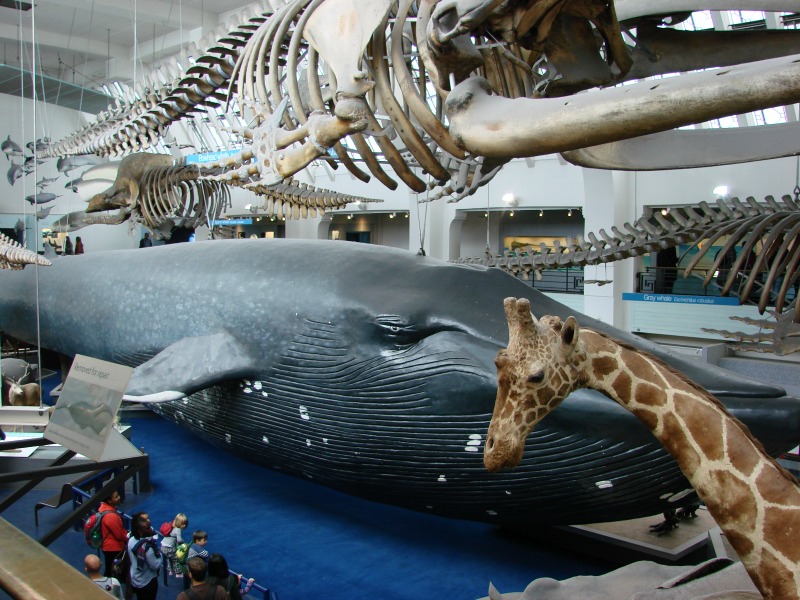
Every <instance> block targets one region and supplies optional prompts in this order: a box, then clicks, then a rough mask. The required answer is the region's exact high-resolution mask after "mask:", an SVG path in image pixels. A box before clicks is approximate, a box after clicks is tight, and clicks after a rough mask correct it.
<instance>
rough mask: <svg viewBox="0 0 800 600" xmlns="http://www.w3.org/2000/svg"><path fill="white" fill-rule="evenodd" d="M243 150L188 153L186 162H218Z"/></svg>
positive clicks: (188, 163)
mask: <svg viewBox="0 0 800 600" xmlns="http://www.w3.org/2000/svg"><path fill="white" fill-rule="evenodd" d="M239 152H241V150H219V151H217V152H203V153H202V154H188V155H187V156H186V164H187V165H190V164H195V163H206V162H216V161H218V160H222V159H223V158H228V157H229V156H234V155H235V154H239Z"/></svg>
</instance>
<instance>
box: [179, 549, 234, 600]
mask: <svg viewBox="0 0 800 600" xmlns="http://www.w3.org/2000/svg"><path fill="white" fill-rule="evenodd" d="M188 565H189V577H190V578H191V581H192V585H191V587H190V588H189V589H186V590H184V591H182V592H181V593H180V594H178V597H177V599H176V600H206V599H207V600H230V596H228V593H227V592H226V591H225V590H223V589H222V588H221V587H220V586H218V585H209V584H208V583H207V582H206V572H207V570H208V565H206V561H204V560H203V559H202V558H200V557H199V556H195V557H193V558H190V559H189V562H188Z"/></svg>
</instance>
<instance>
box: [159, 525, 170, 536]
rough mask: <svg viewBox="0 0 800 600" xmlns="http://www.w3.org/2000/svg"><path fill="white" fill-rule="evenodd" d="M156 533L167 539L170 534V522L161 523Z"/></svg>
mask: <svg viewBox="0 0 800 600" xmlns="http://www.w3.org/2000/svg"><path fill="white" fill-rule="evenodd" d="M158 532H159V533H160V534H161V535H163V536H164V537H167V536H168V535H169V534H170V533H172V522H171V521H167V522H166V523H163V524H162V525H161V527H159V528H158Z"/></svg>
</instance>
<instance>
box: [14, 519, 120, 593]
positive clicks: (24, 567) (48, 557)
mask: <svg viewBox="0 0 800 600" xmlns="http://www.w3.org/2000/svg"><path fill="white" fill-rule="evenodd" d="M88 550H89V548H88V547H87V551H88ZM87 553H88V552H87ZM0 557H2V560H0V588H2V589H3V590H4V591H5V592H7V593H8V595H9V596H11V597H12V598H19V599H20V600H23V599H24V600H39V599H41V600H75V599H76V598H80V599H81V600H108V598H109V596H108V594H106V593H105V592H104V591H103V590H101V589H100V588H99V587H97V586H96V585H95V584H93V583H92V582H91V581H90V580H89V578H88V577H87V576H86V574H85V573H81V572H79V571H77V570H76V569H74V568H73V567H72V566H70V565H69V564H67V563H66V562H64V561H63V560H61V559H60V558H59V557H58V556H56V555H55V554H53V553H52V552H51V551H50V550H48V549H47V548H45V547H44V546H42V545H41V544H40V543H39V542H37V541H36V540H33V539H31V538H29V537H28V536H27V535H25V534H24V533H22V532H21V531H20V530H19V529H17V528H16V527H14V526H13V525H11V524H10V523H9V522H8V521H6V520H5V519H0Z"/></svg>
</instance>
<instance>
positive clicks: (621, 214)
mask: <svg viewBox="0 0 800 600" xmlns="http://www.w3.org/2000/svg"><path fill="white" fill-rule="evenodd" d="M634 178H635V174H634V173H628V172H622V171H601V170H598V169H584V170H583V185H584V193H585V198H586V202H585V204H584V207H583V216H584V219H585V224H584V227H585V231H584V233H588V232H590V231H592V232H595V233H597V232H598V231H600V229H605V230H606V231H608V232H610V231H611V226H612V225H617V227H618V228H620V229H622V227H621V226H622V224H623V223H624V222H625V221H630V222H633V221H634V220H635V219H636V217H637V215H634V212H635V201H634V200H635V197H634V194H635V188H634ZM598 237H600V236H598ZM634 263H635V259H633V258H628V259H625V260H623V261H617V262H614V263H609V264H607V265H589V266H587V267H585V269H584V277H585V280H588V281H598V282H599V283H589V284H585V285H584V290H583V294H584V312H585V313H586V314H587V315H589V316H590V317H593V318H595V319H599V320H601V321H603V322H604V323H608V324H610V325H613V326H614V327H619V328H620V329H623V330H625V331H628V330H629V328H628V326H627V323H626V315H625V306H624V303H623V302H622V294H623V292H632V291H633V290H634V289H635V276H636V273H635V264H634ZM605 281H610V283H604V282H605Z"/></svg>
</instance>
